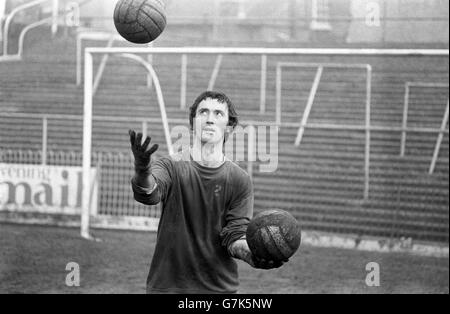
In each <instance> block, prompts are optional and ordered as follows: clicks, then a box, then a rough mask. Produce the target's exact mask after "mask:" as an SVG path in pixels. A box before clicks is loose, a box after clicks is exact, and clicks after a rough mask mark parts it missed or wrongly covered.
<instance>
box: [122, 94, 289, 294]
mask: <svg viewBox="0 0 450 314" xmlns="http://www.w3.org/2000/svg"><path fill="white" fill-rule="evenodd" d="M189 122H190V127H191V130H192V132H193V134H192V135H193V143H192V146H191V147H190V150H189V152H188V154H186V152H184V153H182V154H181V155H183V156H185V158H182V157H180V156H181V155H180V154H175V155H174V156H169V157H164V158H161V159H159V160H158V161H156V162H152V163H151V155H152V154H153V153H154V152H155V151H156V150H157V149H158V145H157V144H155V145H153V146H152V147H151V148H148V147H149V144H150V138H149V137H147V138H146V139H145V141H144V143H142V144H141V141H142V134H141V133H138V134H137V135H136V133H135V132H134V131H131V130H130V132H129V134H130V142H131V147H132V151H133V154H134V157H135V175H134V177H133V178H132V180H131V183H132V188H133V192H134V197H135V199H136V200H137V201H138V202H141V203H143V204H147V205H155V204H158V203H159V202H162V213H161V218H160V222H159V226H158V234H157V242H156V247H155V252H154V255H153V259H152V263H151V266H150V272H149V275H148V278H147V293H235V292H236V291H237V289H238V285H239V282H238V272H237V264H236V262H235V260H234V259H233V258H238V259H241V260H244V261H245V262H247V263H248V264H250V265H251V266H253V267H255V268H263V269H270V268H276V267H279V266H281V265H282V263H275V262H272V261H264V260H258V259H257V258H256V257H255V256H253V255H252V253H251V251H250V249H249V247H248V245H247V242H246V240H245V232H246V229H247V225H248V223H249V221H250V219H251V217H252V215H253V186H252V182H251V179H250V177H249V175H248V174H247V173H246V172H245V171H244V170H242V169H241V168H240V167H239V166H237V165H236V164H235V163H233V162H232V161H230V160H228V159H227V158H226V157H225V155H224V152H223V150H224V143H225V141H226V140H227V138H228V136H229V135H230V134H231V132H232V131H233V129H234V127H235V126H236V125H237V124H238V117H237V114H236V110H235V108H234V105H233V103H232V102H231V101H230V100H229V99H228V97H227V96H226V95H224V94H223V93H219V92H212V91H207V92H204V93H202V94H201V95H200V96H199V97H197V99H196V100H195V102H194V104H193V105H192V107H191V108H190V117H189ZM186 156H187V158H186ZM180 159H181V160H180Z"/></svg>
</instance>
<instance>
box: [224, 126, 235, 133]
mask: <svg viewBox="0 0 450 314" xmlns="http://www.w3.org/2000/svg"><path fill="white" fill-rule="evenodd" d="M233 130H234V128H233V127H232V126H231V125H227V127H226V129H225V133H228V135H230V134H231V133H233Z"/></svg>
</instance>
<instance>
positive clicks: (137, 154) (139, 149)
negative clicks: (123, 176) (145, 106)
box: [128, 130, 159, 172]
mask: <svg viewBox="0 0 450 314" xmlns="http://www.w3.org/2000/svg"><path fill="white" fill-rule="evenodd" d="M128 134H129V135H130V143H131V151H132V152H133V155H134V165H135V168H136V171H139V172H141V171H147V170H149V169H150V160H151V156H152V154H153V153H154V152H155V151H157V150H158V147H159V146H158V144H154V145H153V146H152V147H150V148H148V146H149V144H150V141H151V137H148V136H147V137H146V138H145V141H144V143H142V133H137V134H136V132H135V131H133V130H129V131H128Z"/></svg>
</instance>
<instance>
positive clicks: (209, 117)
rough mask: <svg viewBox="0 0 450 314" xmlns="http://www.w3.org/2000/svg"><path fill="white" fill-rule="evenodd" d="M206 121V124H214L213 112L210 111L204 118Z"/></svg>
mask: <svg viewBox="0 0 450 314" xmlns="http://www.w3.org/2000/svg"><path fill="white" fill-rule="evenodd" d="M206 123H207V124H214V114H213V113H210V114H209V115H208V120H206Z"/></svg>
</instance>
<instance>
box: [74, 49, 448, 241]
mask: <svg viewBox="0 0 450 314" xmlns="http://www.w3.org/2000/svg"><path fill="white" fill-rule="evenodd" d="M94 54H102V55H107V54H119V55H120V56H121V57H126V58H129V59H133V60H135V61H138V62H139V63H141V64H142V65H143V66H144V67H145V68H146V69H147V71H148V72H149V74H150V75H151V76H152V79H153V82H154V87H155V90H156V93H157V97H158V102H159V106H160V111H161V117H162V121H163V127H164V131H165V136H166V141H167V146H168V149H169V153H171V149H172V144H171V138H170V131H169V126H168V120H167V115H166V111H165V105H164V100H163V95H162V91H161V86H160V84H159V80H158V77H157V75H156V73H155V71H154V70H153V67H152V66H151V64H150V63H148V62H147V61H145V60H144V59H143V58H141V57H139V56H137V54H145V55H150V54H200V55H205V54H216V55H221V54H226V55H236V54H239V55H256V56H258V55H259V56H262V60H263V62H262V64H263V66H262V69H263V72H264V71H265V70H266V66H264V61H267V56H268V55H280V56H283V55H284V56H286V55H304V56H372V57H373V56H396V57H407V56H448V55H449V51H448V50H446V49H315V48H313V49H311V48H305V49H296V48H218V47H183V48H181V47H180V48H174V47H170V48H159V47H157V48H153V47H152V48H127V47H120V48H119V47H117V48H98V47H96V48H93V47H89V48H86V49H85V54H84V56H85V58H84V62H85V64H84V70H85V71H84V114H83V164H82V169H83V180H82V182H83V189H82V191H83V192H82V212H81V235H82V237H84V238H88V239H90V238H91V237H90V235H89V220H90V208H89V203H90V202H89V201H90V200H89V195H90V180H89V171H90V167H91V154H92V150H91V145H92V105H93V83H94V82H93V77H94V75H93V55H94ZM265 79H266V77H265V75H262V83H261V95H262V96H264V98H265V87H266V85H265ZM263 89H264V91H263ZM261 105H265V102H263V101H262V104H261ZM279 105H281V104H279ZM264 107H265V106H261V108H262V109H264ZM274 124H276V125H278V126H280V125H281V124H283V123H281V122H280V123H277V122H275V123H274ZM283 125H284V124H283ZM295 126H296V127H299V125H298V123H297V124H295ZM304 127H320V128H330V129H333V128H334V126H333V125H324V126H320V125H319V126H314V125H309V126H304ZM348 129H357V130H360V129H361V130H365V129H367V128H366V127H361V126H348ZM370 129H371V130H384V129H390V130H397V129H396V128H385V127H379V126H378V127H375V126H370ZM399 130H400V131H402V130H403V129H402V128H399ZM420 131H431V132H436V133H439V132H442V130H434V129H433V130H420ZM444 132H445V131H444ZM447 132H448V131H447ZM366 145H367V144H366ZM369 152H370V151H369ZM366 172H367V174H366V180H368V177H369V176H368V165H366ZM368 192H369V191H368V189H367V190H366V191H364V198H365V199H367V198H368Z"/></svg>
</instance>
